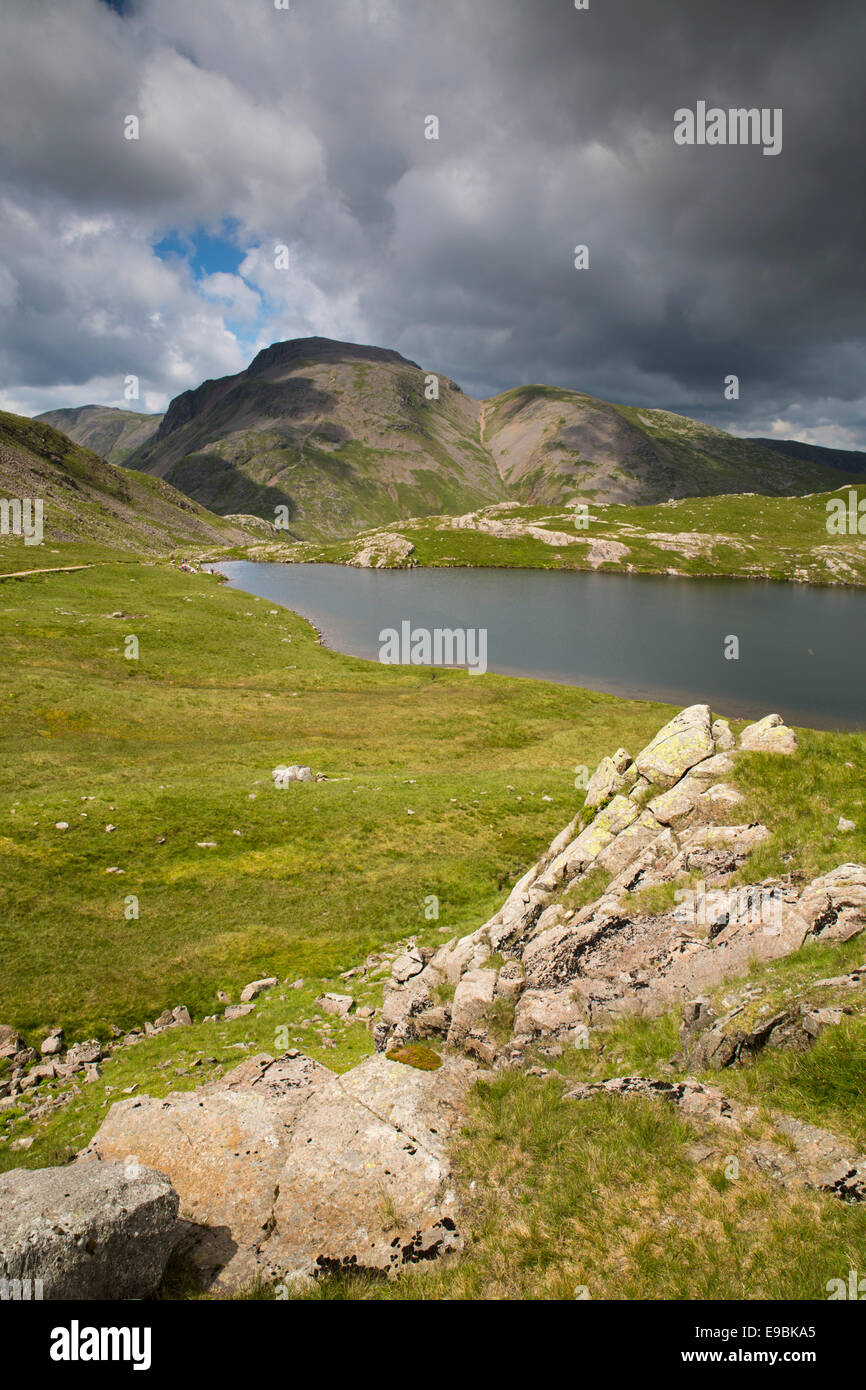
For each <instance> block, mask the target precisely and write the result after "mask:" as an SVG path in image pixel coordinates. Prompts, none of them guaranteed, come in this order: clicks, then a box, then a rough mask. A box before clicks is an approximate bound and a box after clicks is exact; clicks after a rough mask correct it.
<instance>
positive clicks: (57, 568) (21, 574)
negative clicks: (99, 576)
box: [0, 565, 96, 579]
mask: <svg viewBox="0 0 866 1390" xmlns="http://www.w3.org/2000/svg"><path fill="white" fill-rule="evenodd" d="M95 568H96V566H95V565H53V566H52V567H51V568H50V569H42V570H15V571H14V572H13V573H12V574H0V579H27V578H28V577H29V576H30V575H31V574H75V573H76V571H77V570H92V569H95Z"/></svg>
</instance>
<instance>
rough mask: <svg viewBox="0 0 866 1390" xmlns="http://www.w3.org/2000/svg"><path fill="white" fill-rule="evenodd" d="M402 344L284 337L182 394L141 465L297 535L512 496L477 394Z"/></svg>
mask: <svg viewBox="0 0 866 1390" xmlns="http://www.w3.org/2000/svg"><path fill="white" fill-rule="evenodd" d="M438 389H439V399H438V400H428V399H427V396H426V391H427V373H426V372H425V371H424V370H423V369H422V368H420V367H418V366H417V365H416V364H415V363H414V362H409V361H407V360H406V359H405V358H403V357H401V356H400V354H399V353H396V352H389V351H385V350H384V349H381V348H373V347H360V346H356V345H354V344H349V343H333V342H331V341H329V340H328V339H325V338H310V339H299V340H296V341H293V342H286V343H274V344H273V345H272V346H271V347H269V348H266V349H265V350H264V351H262V352H260V353H259V354H258V356H257V357H256V358H255V360H254V361H253V362H252V363H251V364H250V366H249V367H248V368H247V369H246V370H245V371H243V372H240V373H238V374H237V375H236V376H232V377H224V378H222V379H221V380H219V381H206V382H205V383H204V384H203V385H202V386H200V387H198V389H197V390H195V391H187V392H184V394H183V395H181V396H178V397H176V398H175V400H173V401H172V402H171V405H170V406H169V408H168V411H167V413H166V415H165V418H164V419H163V421H162V423H161V424H160V426H159V429H158V430H157V432H156V434H155V435H154V436H153V437H152V438H151V439H150V440H149V441H148V442H146V443H145V444H144V445H142V446H141V447H140V448H138V449H137V450H136V451H135V452H134V453H133V454H131V455H130V458H129V464H130V466H131V467H134V468H140V469H143V470H145V471H147V472H150V473H154V474H156V475H157V476H159V477H162V478H165V479H166V480H167V481H168V482H170V483H172V484H173V486H175V487H177V488H180V490H181V491H183V492H186V493H187V494H188V495H189V496H191V497H195V498H196V499H197V500H198V501H199V502H201V503H203V504H204V505H205V506H209V507H212V508H214V510H217V511H220V512H224V513H225V512H232V513H249V512H253V513H256V514H258V515H260V516H262V517H265V518H267V519H269V520H271V521H273V520H274V517H275V508H277V507H280V506H285V507H287V508H288V511H289V525H290V527H291V530H292V532H293V533H295V534H297V535H305V536H306V535H313V536H315V535H347V534H350V533H351V532H353V531H356V530H358V529H360V527H362V526H363V525H365V524H368V523H369V521H370V520H373V521H387V520H392V519H393V518H395V517H399V516H406V515H411V514H417V513H430V512H440V511H443V510H444V511H453V510H455V509H457V510H461V511H462V510H463V509H464V508H465V507H466V506H480V505H483V504H484V503H485V502H493V501H497V500H499V499H501V498H503V497H505V496H506V489H505V486H504V484H503V483H502V481H501V479H500V478H499V476H498V474H497V472H496V469H495V467H494V466H493V463H492V461H491V459H490V456H489V454H488V453H487V452H486V450H485V449H484V448H483V447H482V445H481V442H480V437H479V425H478V422H479V415H480V407H479V405H478V403H477V402H475V401H472V400H470V399H469V398H468V397H467V396H465V395H464V394H463V392H462V391H461V390H460V388H459V387H458V386H457V384H456V383H455V382H453V381H450V380H449V379H448V378H447V377H440V378H439V379H438Z"/></svg>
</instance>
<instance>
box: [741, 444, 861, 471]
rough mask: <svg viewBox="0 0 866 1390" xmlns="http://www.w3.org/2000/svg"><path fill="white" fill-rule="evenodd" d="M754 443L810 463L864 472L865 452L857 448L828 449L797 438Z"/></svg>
mask: <svg viewBox="0 0 866 1390" xmlns="http://www.w3.org/2000/svg"><path fill="white" fill-rule="evenodd" d="M754 443H755V444H763V445H764V447H765V448H767V449H775V450H776V451H777V452H778V453H780V454H790V455H791V457H792V458H797V459H810V460H811V462H812V463H820V464H824V465H826V466H827V467H828V468H842V469H844V470H845V471H846V472H848V473H866V453H862V452H861V451H860V450H858V449H828V448H827V447H826V446H825V445H823V444H803V443H802V441H801V440H799V439H755V440H754Z"/></svg>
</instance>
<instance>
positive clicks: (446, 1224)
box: [84, 1054, 476, 1289]
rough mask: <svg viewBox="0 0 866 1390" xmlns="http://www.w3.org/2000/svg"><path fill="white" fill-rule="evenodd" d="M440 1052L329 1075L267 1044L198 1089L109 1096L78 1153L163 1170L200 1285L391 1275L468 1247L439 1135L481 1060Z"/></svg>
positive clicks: (453, 1120) (444, 1137)
mask: <svg viewBox="0 0 866 1390" xmlns="http://www.w3.org/2000/svg"><path fill="white" fill-rule="evenodd" d="M410 1056H411V1054H410ZM435 1061H436V1065H435V1068H433V1069H430V1070H428V1069H422V1068H421V1065H420V1064H419V1065H411V1064H410V1065H405V1064H403V1063H402V1062H400V1061H392V1060H391V1059H390V1058H387V1057H384V1056H381V1055H379V1056H374V1057H370V1058H368V1059H367V1060H366V1061H364V1062H362V1063H361V1064H360V1065H359V1066H357V1067H354V1068H353V1069H352V1070H351V1071H349V1072H347V1073H346V1074H345V1075H343V1076H336V1075H335V1074H334V1073H333V1072H330V1071H328V1069H327V1068H325V1067H322V1066H320V1065H319V1064H318V1063H316V1062H312V1061H310V1060H309V1059H308V1058H306V1057H302V1056H300V1055H299V1054H294V1055H291V1054H287V1055H286V1056H284V1057H280V1058H277V1059H274V1058H272V1057H270V1056H268V1055H267V1054H261V1055H260V1056H257V1057H253V1058H251V1059H249V1060H248V1061H246V1062H243V1063H242V1064H241V1065H240V1066H239V1067H237V1068H235V1070H234V1071H232V1072H230V1073H229V1074H228V1075H227V1076H225V1077H223V1078H222V1080H221V1081H218V1082H213V1083H211V1084H209V1085H207V1086H204V1087H201V1088H199V1089H198V1090H196V1091H189V1092H183V1093H179V1094H173V1095H169V1096H166V1097H165V1098H164V1099H163V1100H156V1099H152V1098H151V1097H148V1096H143V1097H137V1098H134V1099H130V1100H124V1101H121V1102H119V1103H118V1104H116V1105H114V1106H113V1107H112V1109H111V1110H110V1111H109V1114H108V1116H107V1117H106V1119H105V1121H104V1122H103V1124H102V1126H101V1128H100V1129H99V1131H98V1132H97V1134H96V1135H95V1136H94V1138H93V1140H92V1142H91V1144H90V1145H89V1146H88V1148H87V1149H86V1150H85V1154H84V1156H85V1157H87V1158H93V1157H96V1158H101V1159H104V1160H108V1161H110V1160H116V1159H120V1158H123V1159H125V1160H126V1161H127V1163H128V1162H129V1161H130V1155H134V1156H135V1161H137V1162H144V1163H147V1164H152V1165H154V1166H158V1168H159V1169H160V1171H161V1172H164V1173H166V1174H167V1175H168V1177H169V1178H170V1180H171V1182H172V1184H173V1186H174V1188H175V1189H176V1191H177V1194H178V1196H179V1198H180V1214H181V1217H182V1218H183V1239H182V1243H181V1253H182V1254H183V1256H184V1257H185V1259H186V1260H187V1261H188V1262H189V1263H190V1264H191V1265H192V1266H193V1267H194V1268H195V1269H196V1270H197V1272H198V1274H199V1276H200V1277H201V1279H202V1281H203V1282H204V1283H206V1284H212V1283H216V1284H217V1285H218V1286H220V1287H225V1288H229V1289H231V1288H235V1287H237V1286H239V1285H242V1284H244V1283H246V1282H249V1281H250V1280H251V1279H252V1278H254V1277H255V1276H257V1275H259V1276H264V1277H266V1278H268V1279H270V1280H272V1281H275V1282H279V1281H280V1280H281V1279H284V1278H288V1277H294V1276H297V1275H312V1274H315V1273H321V1272H323V1271H326V1270H331V1269H336V1268H349V1269H356V1270H372V1271H375V1272H377V1273H381V1274H392V1273H394V1272H396V1271H397V1270H398V1269H399V1268H400V1267H402V1266H403V1265H405V1264H409V1263H413V1262H415V1261H419V1260H430V1259H434V1258H436V1257H438V1256H440V1255H444V1254H447V1253H449V1252H451V1251H454V1250H457V1249H459V1248H460V1246H461V1243H462V1238H461V1235H460V1227H459V1213H458V1204H457V1195H456V1190H455V1188H454V1185H453V1183H452V1181H451V1176H450V1173H451V1168H450V1159H449V1157H448V1144H449V1141H450V1139H451V1138H452V1137H453V1135H454V1134H455V1132H456V1130H457V1129H458V1128H459V1126H460V1124H461V1123H462V1119H463V1110H462V1099H463V1095H464V1093H465V1091H466V1088H467V1086H468V1085H469V1083H470V1081H471V1080H472V1079H473V1077H474V1076H475V1074H476V1068H475V1067H474V1066H473V1065H472V1063H471V1062H469V1061H468V1060H467V1059H465V1058H453V1057H452V1058H448V1059H445V1060H444V1061H442V1063H441V1065H440V1064H439V1059H438V1058H436V1059H435Z"/></svg>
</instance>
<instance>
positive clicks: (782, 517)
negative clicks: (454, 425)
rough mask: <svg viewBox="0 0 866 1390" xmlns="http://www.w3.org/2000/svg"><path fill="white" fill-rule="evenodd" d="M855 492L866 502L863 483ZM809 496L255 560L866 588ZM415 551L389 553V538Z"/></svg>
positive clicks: (286, 550)
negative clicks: (368, 554)
mask: <svg viewBox="0 0 866 1390" xmlns="http://www.w3.org/2000/svg"><path fill="white" fill-rule="evenodd" d="M850 490H852V491H854V492H856V494H857V496H858V498H863V499H866V486H864V485H863V484H862V483H861V485H860V487H859V489H856V488H854V489H850ZM848 493H849V488H848V487H844V488H842V489H841V490H840V491H839V492H837V493H817V494H814V495H812V496H808V497H765V496H730V497H711V498H688V499H683V500H680V501H675V502H667V503H663V504H662V505H660V506H652V507H634V506H623V505H606V504H604V503H591V504H588V505H589V512H588V517H589V524H588V527H587V528H586V529H582V527H581V526H580V525H579V524H578V522H577V521H576V513H575V510H574V509H573V508H568V509H566V508H560V509H552V508H550V507H523V506H517V505H510V504H509V505H507V506H496V507H492V508H487V509H485V510H482V511H480V512H476V513H471V514H468V515H466V516H463V517H439V518H437V519H435V520H433V519H431V518H429V517H422V518H414V519H412V520H410V521H404V522H401V523H400V525H399V526H396V527H393V526H392V527H389V528H387V529H386V530H385V531H381V530H380V531H375V532H364V533H362V534H361V535H360V536H356V537H354V538H353V539H352V540H351V541H340V542H335V543H331V544H330V545H324V546H322V545H309V544H307V545H297V546H290V547H287V546H280V545H278V544H270V545H265V546H264V547H258V548H256V549H255V551H253V552H250V553H251V556H253V557H254V558H261V559H266V558H269V559H284V560H295V561H301V560H314V561H316V560H321V561H330V562H332V563H342V564H351V563H353V562H355V561H356V557H357V556H358V555H359V554H360V553H361V552H363V551H364V550H365V549H368V548H369V547H370V545H371V543H373V544H374V547H375V548H376V549H377V550H378V551H379V552H380V553H381V554H382V556H383V560H382V564H383V567H385V568H400V567H405V566H406V565H422V566H423V565H430V566H434V567H435V566H443V567H447V566H454V565H457V566H460V565H469V566H485V565H490V566H506V567H515V568H525V569H568V570H587V569H601V570H605V571H607V570H610V571H623V572H626V573H641V574H679V575H690V576H693V577H694V576H701V575H717V576H718V575H730V576H738V577H740V578H744V579H748V578H755V577H761V576H766V577H767V578H770V579H791V580H800V581H808V582H809V583H812V584H833V583H841V584H863V583H866V536H861V535H859V534H858V535H842V536H837V535H828V533H827V503H828V501H829V500H830V499H831V498H832V497H841V498H843V499H846V501H847V497H848ZM391 535H396V536H400V537H404V538H405V540H406V541H407V542H409V544H410V545H411V546H413V547H414V550H413V552H412V553H411V554H410V553H408V547H403V548H402V553H401V549H400V548H397V547H395V548H394V549H393V550H392V551H391V553H390V554H389V553H388V551H387V546H386V545H385V543H384V542H385V540H386V539H387V537H388V536H391Z"/></svg>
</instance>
